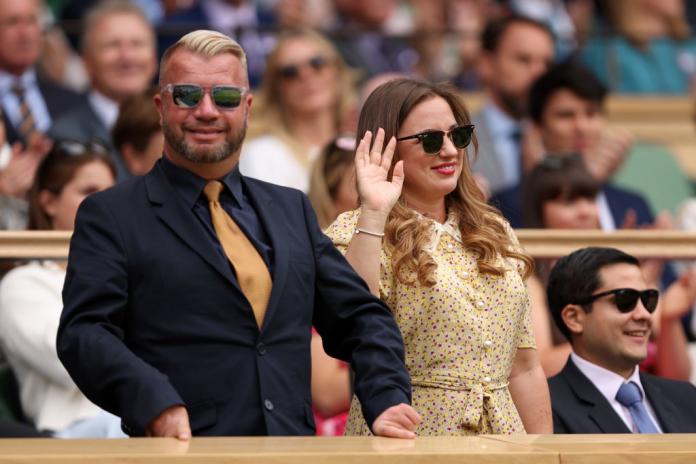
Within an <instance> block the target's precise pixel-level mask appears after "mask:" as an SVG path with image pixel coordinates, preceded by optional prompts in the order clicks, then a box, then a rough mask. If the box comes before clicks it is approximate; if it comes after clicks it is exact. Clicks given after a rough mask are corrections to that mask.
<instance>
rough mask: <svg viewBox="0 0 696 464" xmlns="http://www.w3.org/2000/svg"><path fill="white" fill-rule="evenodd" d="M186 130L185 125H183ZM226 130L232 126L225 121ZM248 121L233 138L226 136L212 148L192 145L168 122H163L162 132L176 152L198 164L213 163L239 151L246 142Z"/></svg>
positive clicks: (227, 131)
mask: <svg viewBox="0 0 696 464" xmlns="http://www.w3.org/2000/svg"><path fill="white" fill-rule="evenodd" d="M182 129H184V130H185V127H182ZM224 130H225V132H226V133H228V134H229V132H230V131H231V128H230V126H229V124H227V123H225V127H224ZM246 130H247V123H246V121H245V122H244V125H243V126H242V128H241V129H240V130H239V132H237V134H236V135H235V136H234V138H233V139H232V140H230V139H229V138H226V139H225V141H224V142H223V143H221V144H220V145H218V146H215V147H211V148H197V147H193V146H191V145H190V144H189V143H188V142H186V140H185V139H184V135H183V133H182V134H178V133H177V132H176V131H175V130H174V129H173V128H172V127H171V126H170V125H169V124H168V123H166V122H165V123H163V124H162V132H163V133H164V140H165V141H166V142H167V145H169V146H170V147H171V148H172V149H173V150H174V151H175V152H176V153H178V154H179V155H181V156H183V157H184V158H186V159H187V160H189V161H191V162H192V163H196V164H213V163H218V162H220V161H223V160H226V159H227V158H229V157H230V156H232V155H234V154H235V153H237V152H238V151H239V150H240V149H241V147H242V144H243V143H244V138H245V137H246Z"/></svg>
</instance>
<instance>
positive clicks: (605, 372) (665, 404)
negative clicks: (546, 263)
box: [547, 248, 696, 433]
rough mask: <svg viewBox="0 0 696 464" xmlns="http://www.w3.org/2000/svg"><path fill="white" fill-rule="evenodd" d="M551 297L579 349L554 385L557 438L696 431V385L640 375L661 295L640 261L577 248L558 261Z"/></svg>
mask: <svg viewBox="0 0 696 464" xmlns="http://www.w3.org/2000/svg"><path fill="white" fill-rule="evenodd" d="M547 295H548V301H549V308H550V310H551V313H552V315H553V318H554V320H555V322H556V324H557V326H558V327H559V329H560V330H561V331H562V332H563V333H564V334H565V336H566V337H567V338H568V340H570V344H571V345H572V347H573V352H572V353H571V355H570V358H569V359H568V362H567V364H566V366H565V367H564V368H563V370H562V371H561V373H560V374H558V375H556V376H554V377H552V378H551V379H549V390H550V392H551V406H552V409H553V425H554V432H555V433H631V432H634V433H660V432H663V433H675V432H676V433H683V432H691V433H693V432H696V387H694V386H693V385H692V384H690V383H688V382H678V381H675V380H669V379H665V378H660V377H656V376H653V375H650V374H645V373H642V372H640V371H639V370H638V363H640V362H641V361H642V360H643V359H645V357H646V356H647V346H648V338H649V337H650V332H651V329H652V317H653V316H652V313H653V311H655V309H656V307H657V303H658V297H659V294H658V292H657V290H654V289H648V288H647V285H646V283H645V279H644V278H643V276H642V274H641V270H640V267H639V263H638V260H637V259H636V258H634V257H633V256H630V255H627V254H626V253H624V252H622V251H620V250H616V249H613V248H583V249H580V250H577V251H575V252H573V253H571V254H570V255H568V256H565V257H563V258H561V259H560V260H559V261H558V262H557V263H556V265H555V267H554V268H553V269H552V271H551V274H550V276H549V284H548V288H547ZM673 301H674V300H671V301H670V304H672V303H673Z"/></svg>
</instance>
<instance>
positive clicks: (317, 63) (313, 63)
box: [278, 55, 329, 81]
mask: <svg viewBox="0 0 696 464" xmlns="http://www.w3.org/2000/svg"><path fill="white" fill-rule="evenodd" d="M328 64H329V60H328V58H325V57H323V56H319V55H317V56H313V57H312V58H310V59H309V60H307V61H306V62H305V63H299V64H288V65H285V66H281V67H279V68H278V75H279V76H280V77H282V78H283V79H285V80H288V81H291V80H295V79H297V78H298V77H299V76H300V68H302V67H303V66H308V67H309V68H311V69H312V70H314V71H321V70H322V69H324V68H325V67H326V66H327V65H328Z"/></svg>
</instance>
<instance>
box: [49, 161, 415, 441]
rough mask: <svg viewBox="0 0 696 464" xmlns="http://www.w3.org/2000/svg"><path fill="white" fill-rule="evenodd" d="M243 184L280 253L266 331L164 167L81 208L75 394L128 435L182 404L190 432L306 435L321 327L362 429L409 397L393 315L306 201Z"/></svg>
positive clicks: (64, 348) (64, 336) (72, 346)
mask: <svg viewBox="0 0 696 464" xmlns="http://www.w3.org/2000/svg"><path fill="white" fill-rule="evenodd" d="M242 182H243V185H244V188H245V189H246V191H247V193H248V196H249V198H250V201H251V203H252V205H253V207H254V209H255V210H256V212H257V214H258V216H259V219H260V222H261V223H262V224H263V226H264V227H265V229H266V231H267V232H268V235H269V237H270V241H271V243H272V246H273V254H274V260H273V261H274V266H273V275H272V278H273V287H272V293H271V297H270V301H269V304H268V309H267V312H266V315H265V318H264V321H263V325H262V327H261V329H260V330H259V328H258V327H257V325H256V322H255V319H254V316H253V311H252V309H251V306H250V305H249V302H248V301H247V300H246V298H245V297H244V295H243V294H242V292H241V290H240V288H239V285H238V284H237V281H236V279H235V277H234V275H233V271H232V269H231V266H230V265H229V263H228V262H226V261H225V260H224V258H223V257H222V255H221V254H220V253H218V252H216V250H215V249H214V244H213V243H212V242H210V240H207V239H206V238H205V235H204V234H205V229H204V228H203V225H202V224H201V223H200V222H199V221H198V220H197V218H196V217H195V216H194V214H193V212H192V211H191V210H190V209H189V208H188V207H187V206H185V204H184V201H183V199H182V198H181V196H180V195H179V193H178V192H177V191H176V186H174V185H172V184H171V183H170V182H169V180H168V178H167V177H166V176H165V175H164V173H163V171H162V168H161V167H160V165H159V163H158V164H157V165H155V167H154V168H153V170H152V171H151V172H150V173H149V174H147V175H146V176H144V177H139V178H134V179H131V180H128V181H126V182H124V183H122V184H119V185H117V186H116V187H113V188H111V189H109V190H106V191H104V192H100V193H97V194H94V195H92V196H90V197H88V198H87V199H86V200H85V201H84V202H83V203H82V205H81V206H80V209H79V211H78V215H77V221H76V224H75V231H74V234H73V237H72V240H71V242H70V255H69V262H68V270H67V277H66V281H65V287H64V289H63V301H64V309H63V313H62V316H61V322H60V327H59V330H58V340H57V347H58V355H59V357H60V359H61V361H62V362H63V364H64V365H65V367H66V368H67V370H68V372H69V373H70V375H71V376H72V378H73V379H74V381H75V383H76V384H77V385H78V387H79V388H80V389H81V390H82V391H83V392H84V393H85V395H86V396H87V397H88V398H89V399H90V400H92V401H93V402H94V403H96V404H97V405H99V406H101V407H102V408H104V409H106V410H108V411H110V412H112V413H114V414H116V415H118V416H120V417H121V419H122V423H123V428H124V430H125V431H126V432H127V433H129V434H131V435H141V434H143V432H144V429H145V428H146V426H147V425H148V423H149V422H150V421H151V420H152V419H154V418H155V417H156V416H157V415H158V414H159V413H160V412H161V411H163V410H164V409H165V408H168V407H170V406H173V405H177V404H183V405H185V406H186V408H187V409H188V413H189V416H190V422H191V427H192V431H193V433H194V435H260V434H269V435H311V434H313V433H314V422H313V418H312V410H311V400H312V399H311V392H310V340H311V336H312V332H311V327H312V325H314V327H316V329H317V331H318V332H319V334H320V335H322V337H323V341H324V348H325V350H326V352H327V353H328V354H329V355H331V356H333V357H336V358H339V359H343V360H345V361H348V362H350V363H351V365H352V367H353V369H354V371H355V385H354V387H355V392H356V394H357V395H358V397H359V399H360V400H361V403H362V407H363V414H364V415H365V418H366V420H367V422H368V424H372V422H373V421H374V419H375V418H376V417H377V416H378V415H379V414H380V413H381V412H382V411H383V410H384V409H386V408H388V407H390V406H393V405H396V404H399V403H402V402H407V403H408V402H410V395H411V388H410V380H409V377H408V374H407V371H406V367H405V364H404V359H403V357H404V352H403V342H402V339H401V334H400V332H399V329H398V327H397V326H396V323H395V321H394V319H393V316H392V314H391V312H390V311H389V309H388V308H387V306H386V305H385V304H384V303H383V302H381V301H380V300H379V299H377V298H376V297H374V296H373V295H372V294H370V292H369V290H368V288H367V286H366V285H365V283H364V282H363V280H362V279H361V278H360V277H359V276H358V275H357V274H356V273H355V272H354V271H353V269H352V268H351V267H350V265H349V264H348V263H347V261H346V260H345V259H344V258H343V256H342V255H341V253H340V252H338V250H337V249H336V248H335V247H334V246H333V244H332V243H331V241H330V240H329V239H328V237H326V236H325V235H324V234H323V233H322V232H321V230H320V229H319V226H318V225H317V222H316V218H315V216H314V212H313V210H312V208H311V206H310V204H309V201H308V200H307V197H306V196H305V195H303V194H302V193H301V192H299V191H297V190H293V189H289V188H285V187H279V186H276V185H272V184H268V183H265V182H261V181H258V180H255V179H250V178H242Z"/></svg>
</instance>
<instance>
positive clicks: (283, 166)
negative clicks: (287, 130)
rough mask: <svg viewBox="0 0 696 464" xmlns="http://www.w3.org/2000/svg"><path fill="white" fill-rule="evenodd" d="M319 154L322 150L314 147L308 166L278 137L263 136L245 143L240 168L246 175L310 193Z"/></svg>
mask: <svg viewBox="0 0 696 464" xmlns="http://www.w3.org/2000/svg"><path fill="white" fill-rule="evenodd" d="M318 155H319V150H318V149H317V148H313V149H312V150H311V152H310V153H309V160H310V163H308V164H307V165H306V166H305V165H304V164H303V163H302V162H301V161H300V160H298V159H297V158H296V157H295V155H294V154H293V152H292V150H291V149H290V147H288V146H287V144H286V143H285V142H283V141H282V140H281V139H280V138H279V137H276V136H275V135H262V136H261V137H257V138H255V139H252V140H250V141H248V142H246V143H245V144H244V148H242V156H241V158H240V160H239V170H240V172H241V173H242V174H243V175H245V176H248V177H253V178H255V179H259V180H264V181H266V182H270V183H272V184H276V185H282V186H285V187H292V188H296V189H298V190H302V191H303V192H304V193H307V190H309V176H310V173H311V163H312V162H313V161H314V160H315V159H316V158H317V156H318Z"/></svg>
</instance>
